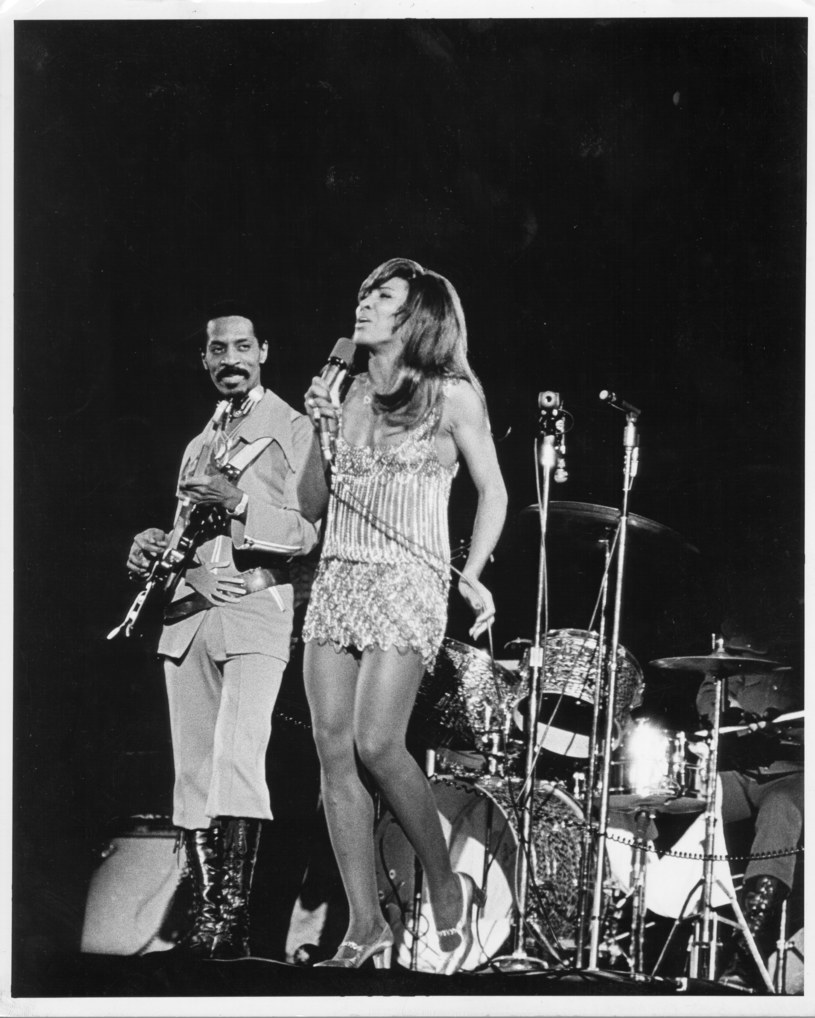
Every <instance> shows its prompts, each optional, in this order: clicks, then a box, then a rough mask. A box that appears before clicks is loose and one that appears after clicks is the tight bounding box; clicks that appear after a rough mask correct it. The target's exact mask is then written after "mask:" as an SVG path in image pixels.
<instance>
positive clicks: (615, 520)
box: [521, 502, 699, 554]
mask: <svg viewBox="0 0 815 1018" xmlns="http://www.w3.org/2000/svg"><path fill="white" fill-rule="evenodd" d="M538 513H539V508H538V505H537V503H534V502H533V504H532V505H528V506H526V508H525V509H522V510H521V515H522V516H531V515H533V514H534V515H536V516H537V515H538ZM619 522H620V510H619V509H612V508H611V506H607V505H593V504H592V503H590V502H550V503H549V520H548V525H549V526H554V527H555V528H557V529H558V530H561V531H566V532H572V533H574V534H576V535H577V536H578V537H582V538H583V539H588V540H590V541H592V542H594V543H598V544H599V543H600V542H601V541H606V540H608V539H609V538H610V537H611V536H613V534H614V532H615V530H616V529H617V526H618V524H619ZM628 527H629V532H630V533H633V534H636V535H637V539H638V538H639V537H640V536H643V537H644V536H647V537H656V538H659V539H660V540H662V541H667V542H669V543H673V544H675V545H676V546H678V547H680V548H682V549H683V550H685V551H690V552H695V553H696V554H699V549H698V548H696V547H694V545H692V544H691V543H690V542H689V541H687V540H686V539H685V538H684V537H683V536H682V535H681V534H680V533H679V532H678V531H676V530H672V529H671V528H670V527H666V526H664V525H663V524H662V523H657V522H655V521H654V520H649V519H647V518H646V517H645V516H637V514H636V513H629V514H628Z"/></svg>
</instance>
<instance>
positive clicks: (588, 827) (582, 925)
mask: <svg viewBox="0 0 815 1018" xmlns="http://www.w3.org/2000/svg"><path fill="white" fill-rule="evenodd" d="M603 543H604V545H605V549H604V551H605V555H604V561H603V581H602V585H601V588H600V612H599V619H600V623H599V626H598V630H599V631H598V634H597V669H596V677H595V681H594V710H593V711H592V716H591V735H590V737H589V755H588V770H587V771H586V786H585V788H584V789H583V813H584V816H585V817H586V823H585V826H584V827H583V837H582V838H581V842H580V871H579V876H578V882H577V886H578V889H579V898H578V901H579V904H578V909H577V915H578V920H577V938H576V942H575V943H576V947H575V967H576V968H578V969H580V968H583V967H584V964H585V951H586V915H587V913H588V907H589V866H590V860H591V845H592V841H593V838H594V834H595V829H594V826H593V824H592V821H591V815H592V806H593V802H594V786H595V783H596V777H597V757H598V745H599V742H598V739H599V728H600V717H601V712H602V709H603V675H604V674H605V651H606V612H607V610H608V575H609V569H610V568H611V554H612V550H611V546H610V544H609V541H608V539H606V540H605V541H604V542H603Z"/></svg>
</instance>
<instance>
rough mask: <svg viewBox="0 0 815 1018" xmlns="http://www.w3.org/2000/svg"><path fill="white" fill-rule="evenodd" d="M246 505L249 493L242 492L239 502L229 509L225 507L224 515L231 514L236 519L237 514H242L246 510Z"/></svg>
mask: <svg viewBox="0 0 815 1018" xmlns="http://www.w3.org/2000/svg"><path fill="white" fill-rule="evenodd" d="M248 505H249V495H248V493H247V492H244V493H243V495H242V496H241V500H240V502H238V504H237V505H236V506H235V508H234V509H231V510H230V509H227V511H226V515H227V516H231V517H232V519H237V518H238V517H239V516H243V514H244V513H245V512H246V507H247V506H248Z"/></svg>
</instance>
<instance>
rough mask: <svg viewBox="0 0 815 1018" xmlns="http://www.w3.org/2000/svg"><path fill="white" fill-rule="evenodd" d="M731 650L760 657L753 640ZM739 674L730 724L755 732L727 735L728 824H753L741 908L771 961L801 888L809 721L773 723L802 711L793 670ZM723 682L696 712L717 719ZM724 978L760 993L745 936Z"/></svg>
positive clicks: (706, 686)
mask: <svg viewBox="0 0 815 1018" xmlns="http://www.w3.org/2000/svg"><path fill="white" fill-rule="evenodd" d="M727 649H728V651H729V652H730V653H738V652H739V651H741V652H742V653H744V652H746V653H747V654H748V655H749V656H750V657H756V656H758V654H759V653H760V652H759V651H757V650H756V648H755V647H754V646H751V642H750V640H749V638H746V637H745V638H735V639H734V640H732V641H731V642H730V644H729V645H728V647H727ZM772 668H773V666H771V665H768V666H767V669H766V670H765V671H761V666H760V665H759V666H756V671H755V672H754V673H747V674H741V675H733V676H731V677H730V678H729V679H727V680H726V687H725V696H726V700H725V703H724V708H726V709H724V710H723V717H722V724H723V725H725V726H728V727H729V726H730V724H731V723H732V722H735V723H736V724H741V725H744V726H745V727H746V728H747V731H742V732H739V733H730V734H725V735H722V736H721V743H720V753H721V756H720V768H719V771H720V777H721V782H722V821H723V822H724V823H725V824H727V823H733V822H736V821H740V820H747V819H752V821H753V838H752V844H751V848H750V856H751V858H750V861H749V862H748V864H747V868H746V870H745V873H744V883H743V885H742V890H741V894H740V903H741V908H742V911H743V913H744V918H745V920H746V924H747V927H748V929H749V931H750V933H751V935H752V937H753V940H754V942H755V945H756V948H757V949H758V952H759V954H760V955H761V957H762V959H763V960H764V961H765V962H766V961H767V959H768V957H769V955H770V954H771V952H772V948H773V946H774V944H775V942H776V940H777V939H778V936H779V922H780V911H781V904H782V902H783V901H784V899H785V898H786V897H787V896H788V895H789V893H790V890H791V888H792V885H793V877H794V874H795V864H796V859H797V850H798V847H799V844H800V841H801V836H802V833H803V809H804V802H803V792H804V780H803V779H804V776H803V721H800V722H798V727H794V726H792V725H787V724H782V725H773V723H772V720H773V718H776V717H778V716H779V715H781V714H787V713H790V712H794V711H797V710H799V709H800V708H801V707H802V705H803V704H802V696H801V690H800V687H799V684H798V682H797V681H796V679H795V677H794V676H793V674H792V673H791V671H790V670H789V669H786V668H785V669H779V670H772ZM714 698H715V680H714V679H713V678H712V677H708V678H706V679H705V681H704V682H703V683H702V685H701V687H700V688H699V693H698V695H697V698H696V707H697V710H698V711H699V714H700V715H701V716H702V717H703V718H705V719H706V720H708V721H712V713H713V709H714V702H715V701H714ZM720 964H721V970H720V973H719V979H720V980H721V981H722V982H725V983H727V984H729V985H731V986H734V987H738V988H740V989H745V990H748V989H759V988H761V987H762V986H764V982H763V980H762V979H761V978H760V974H759V972H758V970H757V967H756V965H755V962H754V961H753V958H752V955H751V954H750V949H749V947H748V945H747V941H746V938H745V936H744V934H743V933H742V932H741V931H737V932H736V933H735V935H734V936H733V937H732V938H731V939H730V940H729V942H728V943H727V944H726V945H725V948H724V951H723V956H722V958H721V959H720Z"/></svg>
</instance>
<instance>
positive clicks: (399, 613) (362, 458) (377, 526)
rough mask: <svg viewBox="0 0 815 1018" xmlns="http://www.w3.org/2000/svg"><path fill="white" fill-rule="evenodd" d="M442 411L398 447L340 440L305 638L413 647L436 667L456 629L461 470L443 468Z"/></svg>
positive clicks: (363, 645) (350, 644) (349, 644)
mask: <svg viewBox="0 0 815 1018" xmlns="http://www.w3.org/2000/svg"><path fill="white" fill-rule="evenodd" d="M440 416H441V411H440V410H439V409H438V408H437V409H436V410H435V411H433V412H431V413H430V414H429V415H428V417H427V418H426V420H425V421H424V422H422V423H421V424H420V425H418V427H416V428H413V429H411V430H410V431H408V432H407V434H406V435H405V437H404V438H403V439H402V440H401V441H400V442H398V443H395V444H393V445H387V444H384V443H381V444H378V445H376V446H373V447H369V446H352V445H349V444H348V443H347V442H346V441H345V439H344V438H343V437H342V427H340V429H339V434H338V437H337V445H336V454H335V458H334V465H335V469H334V479H333V486H332V491H331V496H330V500H329V504H328V518H327V521H326V531H325V539H324V543H323V550H322V556H321V559H320V567H319V569H318V571H317V576H316V578H315V580H314V586H313V588H312V591H311V600H310V601H309V606H308V611H307V613H306V619H305V623H304V628H303V639H304V640H316V641H318V642H320V643H331V644H335V645H338V646H343V647H356V648H358V649H359V650H364V649H365V648H366V647H381V648H382V649H383V650H387V649H388V648H389V647H396V648H398V649H399V650H406V649H408V648H410V649H412V650H415V651H418V652H419V654H421V657H422V660H423V662H424V663H425V666H426V667H428V668H430V667H432V665H433V663H434V662H435V658H436V654H437V653H438V650H439V647H440V646H441V642H442V639H443V638H444V633H445V629H446V626H447V595H448V589H449V584H450V537H449V529H448V520H447V507H448V502H449V498H450V485H451V483H452V480H453V477H454V476H455V474H456V471H457V469H458V465H457V464H453V465H452V466H445V465H444V464H443V463H441V462H440V460H439V458H438V456H437V454H436V448H435V443H434V435H435V432H436V428H437V426H438V422H439V418H440Z"/></svg>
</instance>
